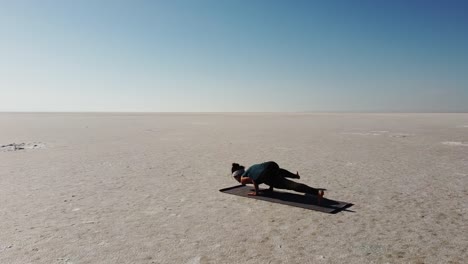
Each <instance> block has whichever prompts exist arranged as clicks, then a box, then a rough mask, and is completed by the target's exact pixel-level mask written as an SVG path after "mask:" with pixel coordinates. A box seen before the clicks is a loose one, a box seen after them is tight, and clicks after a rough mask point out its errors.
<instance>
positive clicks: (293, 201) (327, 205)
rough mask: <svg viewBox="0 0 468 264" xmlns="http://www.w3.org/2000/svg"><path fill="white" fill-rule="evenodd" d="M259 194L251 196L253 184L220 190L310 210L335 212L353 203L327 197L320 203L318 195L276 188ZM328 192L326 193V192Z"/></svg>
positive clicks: (264, 190)
mask: <svg viewBox="0 0 468 264" xmlns="http://www.w3.org/2000/svg"><path fill="white" fill-rule="evenodd" d="M260 190H261V191H263V192H261V193H260V195H259V196H249V195H247V193H249V192H252V191H254V189H253V187H251V186H244V185H238V186H234V187H229V188H224V189H221V190H219V191H220V192H223V193H228V194H234V195H237V196H242V197H246V198H252V199H257V200H263V201H267V202H272V203H280V204H286V205H290V206H295V207H300V208H304V209H309V210H315V211H319V212H324V213H329V214H335V213H338V212H340V211H342V210H344V209H346V208H348V207H351V206H352V205H353V204H351V203H346V202H340V201H334V200H329V199H326V198H323V199H322V202H321V203H320V204H318V202H317V197H316V196H313V195H304V194H296V193H290V192H282V191H278V190H277V189H275V190H274V191H273V192H268V189H260ZM325 194H326V193H325Z"/></svg>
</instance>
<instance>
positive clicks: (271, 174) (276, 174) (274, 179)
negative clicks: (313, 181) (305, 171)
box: [263, 162, 318, 195]
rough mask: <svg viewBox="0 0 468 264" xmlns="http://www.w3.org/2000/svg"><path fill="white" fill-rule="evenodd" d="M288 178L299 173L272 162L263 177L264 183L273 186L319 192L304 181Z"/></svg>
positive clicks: (305, 191) (308, 192) (313, 192)
mask: <svg viewBox="0 0 468 264" xmlns="http://www.w3.org/2000/svg"><path fill="white" fill-rule="evenodd" d="M286 178H297V175H296V174H294V173H292V172H289V171H287V170H285V169H281V168H280V167H279V166H278V164H276V163H274V162H272V164H271V166H270V165H269V166H268V169H267V171H266V173H265V175H264V177H263V179H264V181H263V182H264V183H265V184H266V185H269V186H270V187H273V188H278V189H286V190H293V191H296V192H300V193H307V194H313V195H317V194H318V189H315V188H312V187H310V186H307V185H305V184H302V183H297V182H294V181H291V180H288V179H286Z"/></svg>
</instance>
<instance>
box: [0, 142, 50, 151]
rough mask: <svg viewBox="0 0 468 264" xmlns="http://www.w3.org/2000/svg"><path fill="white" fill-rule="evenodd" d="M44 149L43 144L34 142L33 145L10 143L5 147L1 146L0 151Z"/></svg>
mask: <svg viewBox="0 0 468 264" xmlns="http://www.w3.org/2000/svg"><path fill="white" fill-rule="evenodd" d="M41 148H45V144H44V143H40V142H35V143H10V144H7V145H1V146H0V151H18V150H25V149H41Z"/></svg>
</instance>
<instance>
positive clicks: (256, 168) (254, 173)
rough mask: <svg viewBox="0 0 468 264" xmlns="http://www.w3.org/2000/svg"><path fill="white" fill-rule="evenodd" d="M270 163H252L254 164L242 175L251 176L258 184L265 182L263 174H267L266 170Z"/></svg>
mask: <svg viewBox="0 0 468 264" xmlns="http://www.w3.org/2000/svg"><path fill="white" fill-rule="evenodd" d="M268 165H270V162H264V163H260V164H255V165H252V166H250V168H248V169H247V170H246V171H245V172H244V174H242V176H243V177H249V178H250V179H252V180H253V181H255V183H257V184H260V183H263V179H262V178H264V177H262V176H263V175H264V174H265V171H266V169H267V167H268Z"/></svg>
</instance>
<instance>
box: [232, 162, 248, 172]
mask: <svg viewBox="0 0 468 264" xmlns="http://www.w3.org/2000/svg"><path fill="white" fill-rule="evenodd" d="M243 169H245V167H244V166H241V165H239V164H238V163H233V164H232V168H231V173H233V172H235V171H236V170H243Z"/></svg>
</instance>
